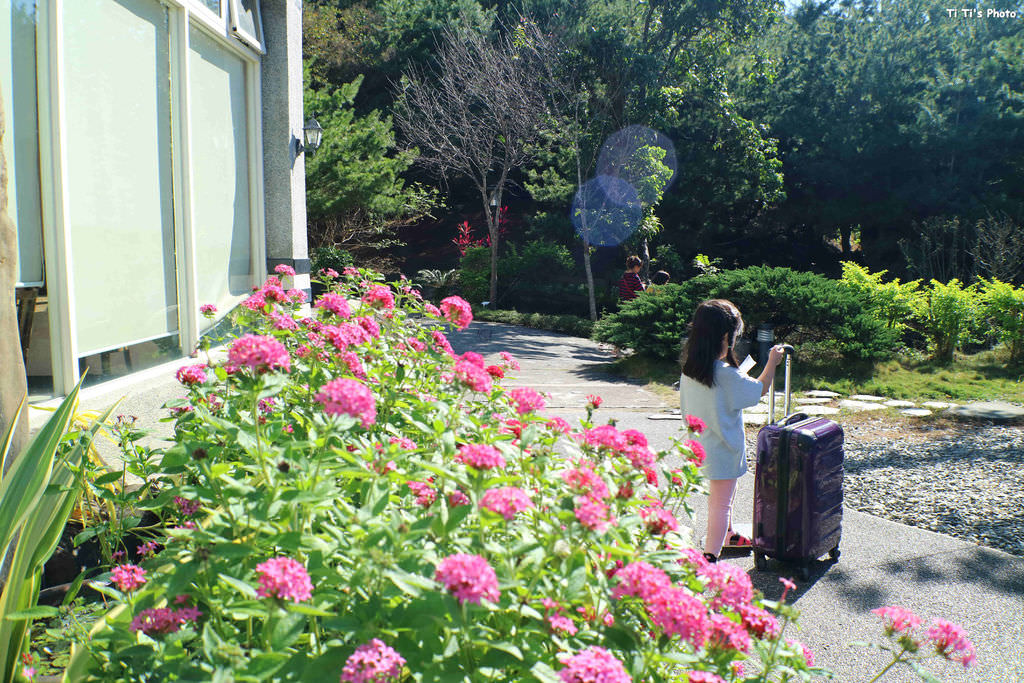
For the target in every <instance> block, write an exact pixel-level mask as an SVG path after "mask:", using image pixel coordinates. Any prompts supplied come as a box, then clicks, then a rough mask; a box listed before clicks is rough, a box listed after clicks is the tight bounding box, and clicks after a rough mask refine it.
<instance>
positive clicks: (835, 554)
mask: <svg viewBox="0 0 1024 683" xmlns="http://www.w3.org/2000/svg"><path fill="white" fill-rule="evenodd" d="M842 554H843V553H842V551H841V550H839V546H836V547H835V548H832V550H829V551H828V557H829V559H830V560H838V559H839V556H840V555H842Z"/></svg>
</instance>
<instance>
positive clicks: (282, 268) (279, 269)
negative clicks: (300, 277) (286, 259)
mask: <svg viewBox="0 0 1024 683" xmlns="http://www.w3.org/2000/svg"><path fill="white" fill-rule="evenodd" d="M274 272H275V273H277V274H278V275H288V276H291V277H295V269H294V268H292V267H291V266H289V265H287V264H284V263H279V264H277V265H276V266H274Z"/></svg>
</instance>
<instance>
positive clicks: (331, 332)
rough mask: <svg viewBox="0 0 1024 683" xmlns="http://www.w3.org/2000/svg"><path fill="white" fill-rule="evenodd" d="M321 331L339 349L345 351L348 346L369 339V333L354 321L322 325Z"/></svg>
mask: <svg viewBox="0 0 1024 683" xmlns="http://www.w3.org/2000/svg"><path fill="white" fill-rule="evenodd" d="M321 332H322V333H323V335H324V336H325V337H327V339H329V340H330V342H331V344H332V345H333V346H334V348H336V349H337V350H339V351H345V350H346V349H348V347H349V346H353V345H356V344H364V343H366V342H368V341H369V340H370V335H368V334H367V333H366V330H364V329H363V328H362V326H360V325H357V324H356V323H341V324H340V325H324V327H323V329H322V330H321Z"/></svg>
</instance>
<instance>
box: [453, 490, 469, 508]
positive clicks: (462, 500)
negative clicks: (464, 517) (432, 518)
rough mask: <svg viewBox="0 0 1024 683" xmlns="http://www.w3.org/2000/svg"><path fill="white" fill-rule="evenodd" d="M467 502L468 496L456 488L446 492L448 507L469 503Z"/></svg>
mask: <svg viewBox="0 0 1024 683" xmlns="http://www.w3.org/2000/svg"><path fill="white" fill-rule="evenodd" d="M469 502H470V501H469V496H467V495H466V494H465V493H463V492H462V491H460V490H458V489H455V490H454V491H452V492H451V493H449V494H448V507H453V508H456V507H459V506H460V505H469Z"/></svg>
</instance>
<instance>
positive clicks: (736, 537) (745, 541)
mask: <svg viewBox="0 0 1024 683" xmlns="http://www.w3.org/2000/svg"><path fill="white" fill-rule="evenodd" d="M752 546H753V543H752V542H751V540H750V539H749V538H747V537H746V536H744V535H743V534H741V533H737V532H733V533H732V534H731V535H730V536H729V537H728V538H727V539H725V545H723V546H722V547H723V548H729V549H731V550H749V549H750V548H751V547H752Z"/></svg>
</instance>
